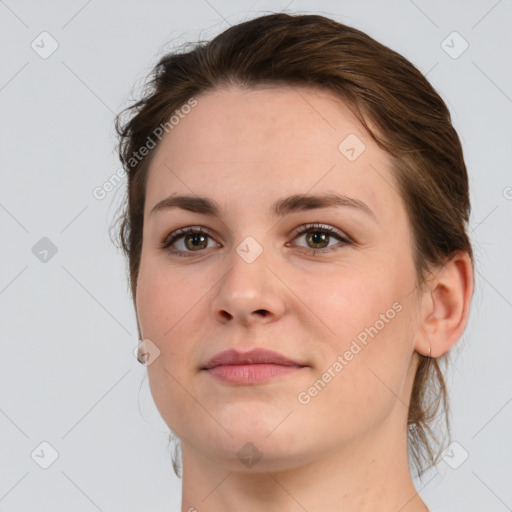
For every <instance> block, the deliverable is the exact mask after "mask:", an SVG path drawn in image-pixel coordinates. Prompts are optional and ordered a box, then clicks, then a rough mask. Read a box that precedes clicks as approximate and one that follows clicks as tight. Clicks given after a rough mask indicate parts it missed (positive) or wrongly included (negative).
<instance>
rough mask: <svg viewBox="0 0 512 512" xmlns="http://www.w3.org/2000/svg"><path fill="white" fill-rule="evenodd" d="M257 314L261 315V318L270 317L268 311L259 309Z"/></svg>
mask: <svg viewBox="0 0 512 512" xmlns="http://www.w3.org/2000/svg"><path fill="white" fill-rule="evenodd" d="M255 313H257V314H258V315H261V316H267V315H268V311H267V310H266V309H257V310H256V311H255Z"/></svg>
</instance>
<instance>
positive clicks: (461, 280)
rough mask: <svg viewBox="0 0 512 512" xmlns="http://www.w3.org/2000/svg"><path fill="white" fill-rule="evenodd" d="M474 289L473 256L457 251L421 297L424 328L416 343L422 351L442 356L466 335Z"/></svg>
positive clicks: (426, 353) (417, 348) (432, 279)
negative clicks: (464, 333)
mask: <svg viewBox="0 0 512 512" xmlns="http://www.w3.org/2000/svg"><path fill="white" fill-rule="evenodd" d="M473 290H474V274H473V264H472V261H471V258H470V257H469V255H468V253H466V252H457V253H456V254H455V255H454V256H452V257H451V258H450V259H449V260H448V261H447V262H446V263H445V264H444V266H442V267H440V268H439V269H438V270H437V272H436V273H434V274H433V276H432V277H431V279H429V280H428V282H427V285H426V286H425V291H424V292H423V294H422V300H421V316H420V320H421V326H420V327H421V330H420V333H419V336H418V338H417V340H416V343H415V349H416V351H417V352H419V353H420V354H423V355H425V356H428V355H430V356H431V357H440V356H442V355H443V354H445V353H446V352H448V351H449V350H450V348H451V347H452V346H453V345H455V343H456V342H457V341H458V340H459V339H460V337H461V336H462V334H463V332H464V329H465V327H466V323H467V320H468V317H469V309H470V305H471V298H472V296H473Z"/></svg>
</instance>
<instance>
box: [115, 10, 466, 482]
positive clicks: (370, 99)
mask: <svg viewBox="0 0 512 512" xmlns="http://www.w3.org/2000/svg"><path fill="white" fill-rule="evenodd" d="M150 78H151V79H150V80H149V81H148V83H147V88H146V90H145V92H144V95H143V98H142V99H141V100H140V101H138V102H136V103H134V104H133V105H131V106H130V107H128V108H127V109H125V110H124V111H123V112H122V113H121V114H120V115H119V116H118V118H117V119H116V129H117V132H118V135H119V155H120V158H121V161H122V163H123V167H124V169H125V171H126V172H127V175H128V185H127V187H128V188H127V204H126V203H125V205H124V210H123V212H122V213H121V215H120V217H119V218H118V219H117V220H118V222H120V227H119V231H118V235H119V238H120V241H121V247H122V249H123V251H124V252H125V254H126V255H127V257H128V262H129V281H130V285H131V291H132V298H133V301H134V303H135V295H136V282H137V275H138V270H139V263H140V256H141V248H142V227H143V211H144V199H145V184H146V177H147V172H148V167H149V162H150V160H151V156H152V155H153V154H154V148H155V147H156V146H157V144H158V143H157V141H156V140H155V139H157V138H158V139H160V132H161V131H162V130H161V129H160V130H159V129H158V127H162V126H164V127H166V126H169V119H171V116H173V114H175V112H177V111H178V109H180V108H182V107H183V105H186V104H187V103H188V102H190V99H191V98H194V97H197V96H198V95H199V94H201V93H203V92H205V91H208V90H212V89H218V88H221V87H229V86H238V87H247V88H250V87H256V86H258V85H289V86H295V85H298V86H300V85H302V86H312V87H317V88H322V89H325V90H329V91H331V92H333V93H334V94H335V95H336V96H337V97H339V98H340V99H341V100H344V102H345V103H346V104H347V105H348V106H349V107H350V108H351V109H352V111H353V112H354V114H355V115H356V116H357V118H358V119H359V120H360V122H361V123H362V125H363V126H364V127H365V129H366V130H367V131H368V133H369V134H370V136H371V137H372V138H373V140H375V142H376V143H377V144H378V146H379V147H380V148H382V149H383V150H385V151H386V152H388V154H389V155H390V158H391V161H392V163H393V171H394V176H395V178H396V184H397V185H398V188H399V191H400V194H401V196H402V197H403V199H404V202H405V205H406V210H407V213H408V217H409V222H410V225H411V229H412V233H413V237H414V248H413V255H414V262H415V266H416V270H417V279H418V285H423V284H424V283H425V279H426V276H427V275H428V272H429V271H430V270H431V269H432V268H436V267H438V266H440V265H441V266H442V265H443V264H444V263H445V262H446V260H447V258H449V257H450V256H452V255H453V254H454V253H455V252H458V251H465V252H467V253H468V254H469V256H470V257H471V258H472V257H473V254H472V249H471V243H470V241H469V238H468V235H467V232H466V228H467V223H468V220H469V214H470V203H469V191H468V177H467V172H466V166H465V163H464V158H463V153H462V147H461V143H460V140H459V137H458V135H457V133H456V131H455V129H454V127H453V126H452V123H451V118H450V113H449V111H448V109H447V107H446V105H445V103H444V102H443V100H442V99H441V97H440V96H439V94H437V92H436V91H435V90H434V89H433V87H432V86H431V85H430V83H429V82H428V81H427V79H426V78H425V77H424V76H423V75H422V74H421V72H420V71H418V69H417V68H416V67H415V66H413V65H412V64H411V63H410V62H409V61H408V60H407V59H405V58H404V57H402V56H401V55H400V54H398V53H396V52H395V51H393V50H391V49H390V48H388V47H386V46H384V45H382V44H381V43H379V42H377V41H375V40H374V39H372V38H371V37H370V36H368V35H367V34H365V33H364V32H362V31H360V30H357V29H355V28H352V27H349V26H346V25H343V24H341V23H338V22H336V21H334V20H332V19H329V18H326V17H323V16H319V15H288V14H284V13H278V14H270V15H266V16H261V17H258V18H255V19H252V20H249V21H246V22H243V23H240V24H238V25H235V26H232V27H230V28H229V29H227V30H226V31H224V32H223V33H221V34H220V35H218V36H217V37H215V38H214V39H213V40H211V41H210V42H198V43H196V44H194V45H193V46H192V48H190V49H189V50H187V51H183V50H176V51H174V52H172V53H169V54H167V55H165V56H164V57H163V58H161V59H160V61H159V62H158V64H157V65H156V66H155V68H154V70H153V73H152V75H151V77H150ZM124 114H128V116H129V119H128V120H127V121H126V122H124V123H123V122H122V121H121V118H122V115H124ZM367 120H370V121H371V122H372V123H373V124H374V125H375V126H376V128H377V129H378V131H379V133H376V130H374V131H372V130H371V129H370V128H369V126H368V124H367ZM166 131H167V129H166ZM149 143H151V146H150V144H149ZM144 147H146V148H152V149H150V150H149V152H148V151H146V152H145V153H147V154H146V156H144V157H142V158H141V157H140V154H141V153H142V152H141V151H140V150H141V148H144ZM116 224H117V223H116ZM438 359H439V361H438V360H437V359H431V358H430V357H424V356H421V359H420V362H419V364H418V367H417V371H416V376H415V381H414V385H413V389H412V395H411V403H410V407H409V418H408V424H409V450H410V456H411V458H412V462H413V463H414V465H415V466H416V469H417V473H418V474H419V475H421V474H422V473H423V472H424V471H425V470H426V469H427V468H428V467H431V466H432V465H434V464H435V463H436V462H437V461H438V458H439V451H440V450H439V447H440V444H441V443H440V439H439V437H438V435H436V433H435V432H434V431H433V429H432V428H431V423H432V421H433V420H434V419H436V418H437V415H438V412H439V410H440V408H441V410H442V412H444V415H442V416H443V418H444V420H445V422H446V427H447V430H448V431H449V423H448V410H447V396H446V386H445V382H444V379H443V374H442V372H441V370H440V366H439V362H442V361H445V359H446V356H443V357H441V358H438ZM175 470H176V466H175Z"/></svg>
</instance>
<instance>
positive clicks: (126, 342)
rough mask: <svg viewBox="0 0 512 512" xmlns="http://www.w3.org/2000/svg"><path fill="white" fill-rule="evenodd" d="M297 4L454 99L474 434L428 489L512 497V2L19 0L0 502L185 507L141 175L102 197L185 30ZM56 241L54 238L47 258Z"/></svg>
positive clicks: (456, 367) (212, 30) (430, 499)
mask: <svg viewBox="0 0 512 512" xmlns="http://www.w3.org/2000/svg"><path fill="white" fill-rule="evenodd" d="M284 9H286V10H287V11H288V12H295V13H297V12H315V13H319V14H324V15H326V16H331V17H333V18H335V19H337V20H338V21H341V22H344V23H347V24H349V25H353V26H355V27H357V28H360V29H362V30H364V31H366V32H368V33H369V34H370V35H371V36H372V37H374V38H376V39H377V40H379V41H381V42H382V43H384V44H386V45H388V46H390V47H391V48H393V49H395V50H397V51H398V52H400V53H402V54H403V55H404V56H405V57H407V58H408V59H410V60H411V61H412V62H413V63H414V64H415V65H416V66H417V67H418V68H419V69H420V70H421V71H422V72H424V73H427V76H428V78H429V80H430V81H431V83H432V84H433V85H434V87H435V88H436V90H438V92H439V93H440V94H441V96H442V97H443V99H445V101H446V102H447V103H448V105H449V107H450V110H451V112H452V115H453V122H454V125H455V127H456V129H457V130H458V132H459V134H460V136H461V138H462V141H463V145H464V150H465V157H466V163H467V165H468V169H469V173H470V183H471V187H472V204H473V213H472V220H471V236H472V240H473V242H474V244H475V254H476V265H477V272H476V279H477V282H476V292H475V296H474V302H473V307H472V312H471V317H470V321H469V325H468V328H467V330H466V334H465V335H464V337H463V338H462V340H461V341H460V343H459V344H458V345H457V349H456V350H455V351H454V363H453V366H452V370H451V371H450V372H449V374H448V376H447V381H448V384H449V388H450V396H451V406H452V411H453V415H452V426H453V440H454V441H456V442H457V443H459V445H460V446H459V445H456V446H455V448H454V451H453V452H451V454H449V456H448V458H447V459H446V460H447V461H448V462H449V463H448V462H445V461H443V462H441V463H440V465H439V466H438V468H437V470H436V471H434V472H431V473H429V474H428V475H426V477H425V478H424V480H423V481H421V482H418V483H417V485H418V489H419V490H420V492H421V494H422V496H423V497H424V499H425V500H426V501H427V503H428V504H429V505H430V506H431V508H432V510H433V511H436V510H437V511H439V512H441V511H454V510H461V511H462V510H468V511H481V510H485V511H486V512H493V511H495V512H502V511H506V510H512V487H511V486H510V479H511V474H512V465H511V462H510V458H511V457H510V456H511V446H512V445H511V441H510V432H511V431H512V430H511V426H512V403H511V401H512V389H511V378H510V363H511V354H512V348H511V347H512V344H511V343H510V341H511V339H510V325H509V323H508V321H509V319H510V318H511V312H512V309H511V308H512V291H511V290H512V286H511V285H512V272H511V270H510V266H509V265H510V261H511V259H510V257H511V254H512V245H511V238H512V237H511V236H510V234H511V232H510V221H511V220H512V188H511V187H512V175H511V172H510V162H511V161H512V145H511V134H512V133H511V132H512V129H511V126H510V120H511V119H512V72H511V58H510V55H511V49H512V33H511V32H512V31H511V27H512V2H511V1H510V0H501V1H496V0H489V1H487V0H486V1H483V0H482V1H472V2H468V1H462V0H458V1H451V2H446V1H428V2H427V1H420V0H415V1H412V0H390V1H387V2H377V1H369V0H366V1H327V0H325V1H316V2H304V1H300V0H294V1H290V0H283V1H277V0H276V1H273V2H269V1H245V2H235V1H234V0H208V1H207V0H190V1H187V2H176V1H175V2H171V1H156V0H153V1H148V2H141V1H139V2H135V1H124V2H121V1H114V0H109V1H103V2H100V1H99V0H92V1H85V0H73V1H67V2H64V1H52V2H36V1H28V0H27V1H15V0H6V1H5V2H3V1H0V48H1V66H0V108H1V123H0V126H1V132H0V144H1V153H0V158H1V164H0V165H1V178H2V179H1V187H0V229H1V240H2V242H1V247H2V251H1V265H0V322H1V323H0V333H1V347H2V357H1V358H0V376H1V377H0V378H1V383H0V429H1V435H0V453H1V457H0V510H1V511H3V512H10V511H29V510H30V511H32V512H35V511H49V510H51V511H52V512H59V511H65V510H66V511H67V510H74V511H76V512H79V511H84V512H89V511H91V512H92V511H95V510H100V511H103V512H107V511H116V510H124V511H125V512H129V511H136V510H137V511H140V510H145V511H161V510H169V511H170V510H179V504H180V488H181V481H180V480H178V479H177V478H176V477H175V476H174V473H173V471H172V468H171V463H170V455H169V454H168V452H167V427H166V425H165V424H164V422H163V421H162V419H161V418H160V416H159V413H158V411H157V410H156V407H155V406H154V404H153V401H152V398H151V395H150V392H149V387H148V382H147V378H146V377H145V375H146V368H145V367H143V366H142V365H140V364H139V363H138V362H137V361H136V359H135V357H134V355H133V352H132V351H133V349H134V348H135V347H136V345H137V330H136V323H135V316H134V312H133V309H132V305H131V301H130V297H129V293H128V287H127V284H126V282H125V264H124V260H123V259H122V256H121V254H120V253H119V252H118V251H117V250H116V249H115V248H114V247H113V246H112V245H111V242H110V240H109V236H108V226H109V224H110V223H111V221H112V217H113V215H114V213H115V210H116V207H117V205H118V204H119V202H120V201H121V200H122V197H123V194H124V183H125V182H124V180H123V182H122V183H121V184H120V185H118V186H117V187H116V188H115V190H113V191H111V192H110V193H108V194H107V197H105V198H104V199H103V200H98V199H96V198H95V197H94V195H93V190H94V189H95V188H96V187H101V186H102V184H103V183H105V182H106V181H107V180H108V179H109V178H110V177H111V176H112V175H114V174H115V173H116V172H117V170H118V169H119V162H118V161H117V158H116V154H115V151H114V144H115V138H114V131H113V117H114V113H117V112H119V111H120V110H121V108H123V107H125V106H126V105H127V102H128V100H129V97H130V94H131V91H132V88H133V86H134V85H136V84H139V85H140V83H141V81H142V80H143V79H144V77H145V76H146V74H147V73H148V72H149V71H150V69H151V67H152V65H153V64H154V63H155V62H156V60H157V59H158V57H159V56H160V55H161V54H162V53H163V52H164V51H165V50H166V49H170V48H171V46H172V44H171V45H169V44H168V43H169V42H172V43H173V44H179V43H183V42H185V41H195V40H198V39H208V38H211V37H212V36H214V35H216V34H217V33H219V32H220V31H222V30H224V29H225V28H227V27H228V26H229V25H230V24H234V23H237V22H238V21H241V20H243V19H247V18H252V17H255V16H256V15H259V14H264V13H265V12H267V11H281V10H284ZM43 31H47V32H48V33H49V34H51V37H52V38H53V39H54V40H55V41H56V42H57V43H58V48H57V50H56V51H55V52H54V53H53V54H52V55H50V56H49V57H47V58H46V59H43V58H42V57H41V56H40V54H39V53H36V51H35V50H34V49H33V48H32V47H31V43H32V42H33V41H35V43H34V44H38V45H39V48H38V50H39V51H40V52H41V51H42V50H43V48H42V47H43V46H44V49H45V51H48V50H49V49H51V40H50V39H48V38H47V37H48V36H44V37H46V38H47V39H45V40H44V41H43V42H41V37H39V34H40V33H41V32H43ZM453 31H457V32H458V33H459V34H460V35H461V36H462V37H463V38H464V40H466V41H467V43H468V44H469V47H468V48H467V50H466V51H465V52H464V53H462V54H461V55H459V56H458V57H457V58H453V55H452V56H450V55H449V54H448V53H447V52H446V51H445V50H446V49H448V48H447V47H446V45H448V46H451V47H452V49H451V50H449V51H451V52H452V54H453V53H454V52H455V53H458V52H460V50H461V49H462V48H463V46H462V44H463V41H462V40H458V39H456V38H455V39H453V36H452V37H451V38H448V39H446V38H447V37H448V36H449V35H450V34H451V33H452V32H453ZM455 37H456V36H455ZM452 39H453V42H451V41H452ZM443 41H446V42H445V43H443ZM135 90H136V89H135ZM43 237H47V238H48V239H49V240H51V243H52V244H53V245H54V246H55V248H56V249H57V252H56V253H55V254H54V255H52V252H51V251H50V252H49V253H48V255H47V256H46V261H41V259H40V258H42V257H43V256H44V252H38V251H43V250H44V248H45V247H47V245H48V241H42V242H41V241H40V240H41V239H42V238H43ZM38 244H39V245H38ZM45 244H46V245H45ZM34 246H35V249H34ZM43 441H46V442H48V443H49V444H50V445H51V446H52V447H53V448H54V449H55V450H56V451H57V453H58V458H57V459H56V460H55V462H54V463H53V464H52V465H51V466H50V467H48V468H47V469H43V468H42V467H40V465H39V464H41V463H43V462H44V460H46V461H49V460H50V459H49V457H50V456H51V453H50V449H49V448H48V447H45V445H43V447H42V448H41V446H40V443H42V442H43ZM41 449H42V451H41ZM34 450H35V451H36V452H35V454H34V456H33V457H32V456H31V454H32V453H33V452H34ZM466 452H467V454H468V458H467V459H466V460H464V457H465V454H466ZM37 454H39V456H38V455H37ZM43 454H44V455H43ZM36 461H37V462H36ZM452 466H458V467H457V468H456V469H454V468H453V467H452ZM199 510H200V509H199Z"/></svg>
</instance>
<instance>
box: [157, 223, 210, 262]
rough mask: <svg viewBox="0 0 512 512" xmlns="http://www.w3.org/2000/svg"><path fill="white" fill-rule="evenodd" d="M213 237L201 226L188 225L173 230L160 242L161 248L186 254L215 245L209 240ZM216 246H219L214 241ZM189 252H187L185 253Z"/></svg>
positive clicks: (181, 254) (179, 254)
mask: <svg viewBox="0 0 512 512" xmlns="http://www.w3.org/2000/svg"><path fill="white" fill-rule="evenodd" d="M212 240H213V238H212V237H211V235H210V234H209V230H208V229H206V228H203V227H201V226H189V227H186V228H182V229H178V230H177V231H173V232H172V233H171V234H170V235H169V236H168V237H167V238H166V239H165V240H164V241H163V242H162V244H161V248H162V249H166V250H167V251H168V252H169V253H171V254H175V255H177V256H187V255H189V254H190V253H194V252H201V251H202V250H204V249H210V248H211V247H215V245H211V244H210V243H209V241H212ZM215 244H216V246H219V244H217V242H215ZM187 253H189V254H187Z"/></svg>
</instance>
